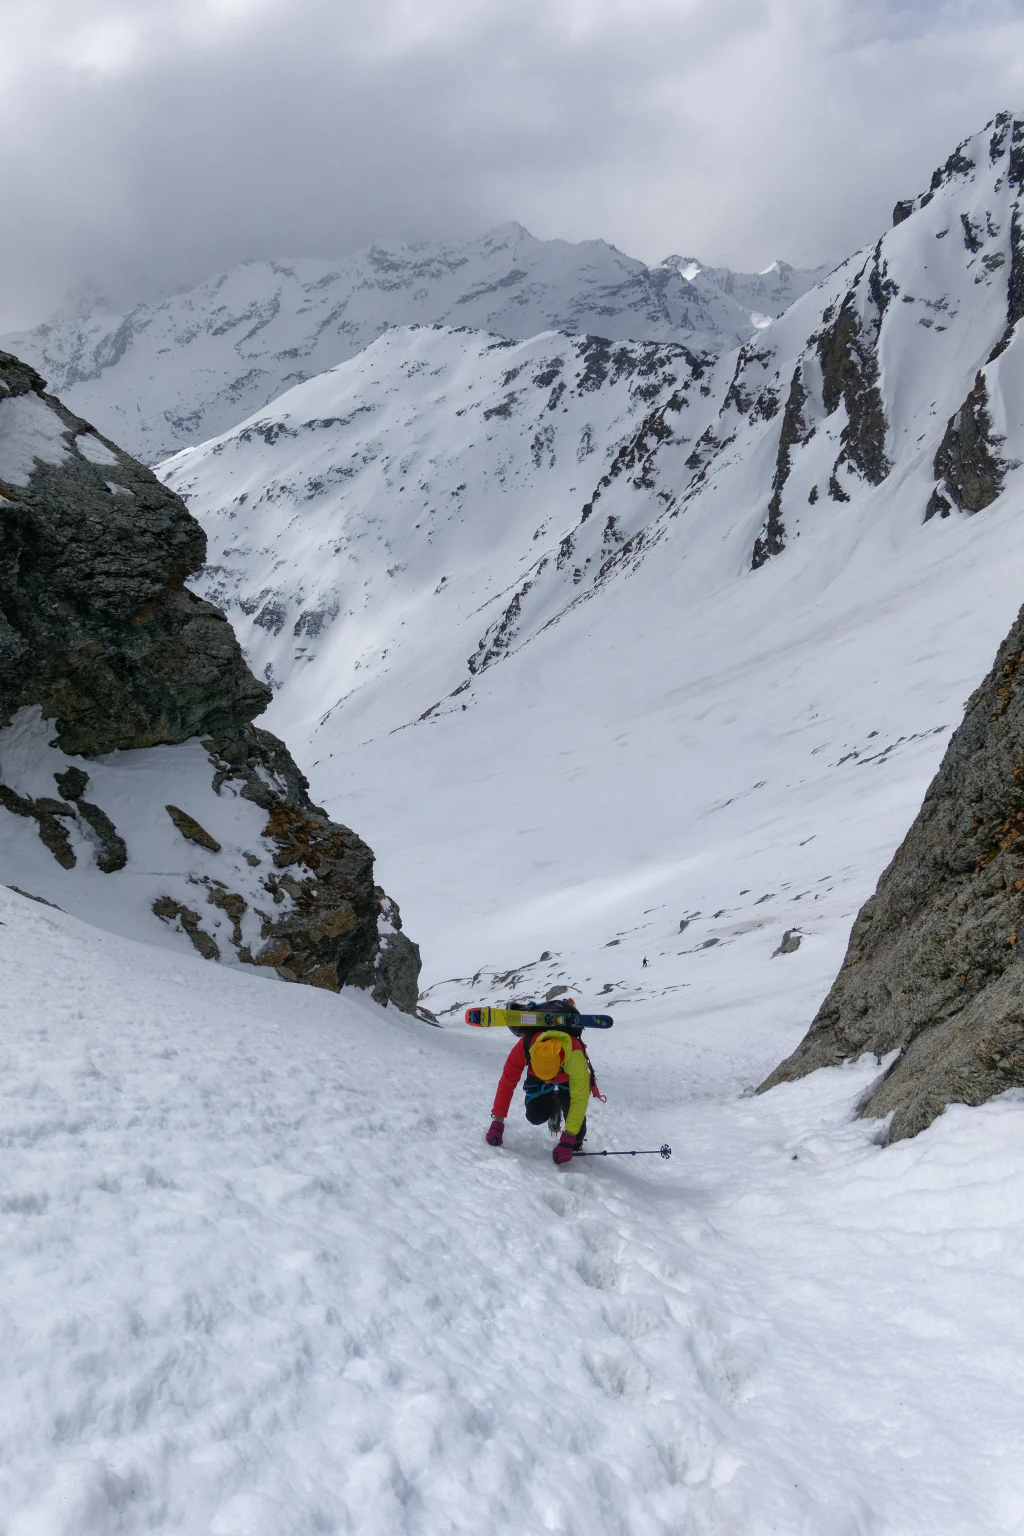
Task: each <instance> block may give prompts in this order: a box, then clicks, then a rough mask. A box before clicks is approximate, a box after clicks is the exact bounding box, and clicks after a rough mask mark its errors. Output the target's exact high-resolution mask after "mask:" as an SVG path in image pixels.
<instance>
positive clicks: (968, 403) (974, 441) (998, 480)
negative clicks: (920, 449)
mask: <svg viewBox="0 0 1024 1536" xmlns="http://www.w3.org/2000/svg"><path fill="white" fill-rule="evenodd" d="M1001 441H1002V439H996V438H995V437H994V434H993V431H992V416H991V414H990V412H989V401H988V387H987V385H986V383H985V375H984V374H983V373H979V374H978V376H977V378H976V379H975V382H974V388H973V389H972V390H971V392H970V394H969V395H968V396H967V399H966V400H965V401H964V403H963V405H962V406H961V407H960V409H959V410H958V411H957V413H956V415H955V416H951V417H950V419H949V423H948V425H947V427H946V432H945V435H944V437H943V439H942V442H941V443H940V444H939V448H938V452H937V453H936V455H935V478H936V480H937V481H938V482H939V484H938V485H936V487H935V490H934V491H933V492H932V495H931V500H930V501H929V503H928V506H927V508H926V510H925V520H926V521H927V520H928V519H929V518H931V517H934V516H935V514H936V512H938V513H939V515H940V516H941V517H948V516H949V513H950V502H952V504H953V506H956V507H959V509H960V511H961V512H980V511H981V510H982V509H983V508H984V507H988V506H991V505H992V503H993V502H994V501H995V499H996V497H997V496H998V495H999V493H1000V491H1001V490H1002V488H1003V482H1004V481H1005V479H1006V470H1007V465H1006V462H1005V460H1003V459H1002V458H1001V457H1000V455H999V453H998V447H999V444H1000V442H1001ZM947 495H948V497H949V500H947V499H946V498H947Z"/></svg>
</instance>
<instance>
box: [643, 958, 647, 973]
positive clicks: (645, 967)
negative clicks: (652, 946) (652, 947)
mask: <svg viewBox="0 0 1024 1536" xmlns="http://www.w3.org/2000/svg"><path fill="white" fill-rule="evenodd" d="M646 969H647V956H646V955H644V970H645V971H646Z"/></svg>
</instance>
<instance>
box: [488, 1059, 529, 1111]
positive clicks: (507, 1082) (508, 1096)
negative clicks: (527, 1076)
mask: <svg viewBox="0 0 1024 1536" xmlns="http://www.w3.org/2000/svg"><path fill="white" fill-rule="evenodd" d="M525 1071H526V1042H525V1041H523V1040H517V1041H516V1043H515V1045H514V1046H513V1047H512V1049H511V1050H510V1051H509V1053H508V1058H507V1060H506V1062H505V1066H504V1070H503V1071H502V1074H501V1076H500V1077H499V1079H498V1090H497V1092H496V1093H495V1095H494V1108H493V1109H492V1110H491V1114H492V1115H494V1116H496V1117H497V1118H498V1119H499V1120H504V1118H505V1116H506V1115H507V1114H508V1110H509V1105H510V1104H511V1103H512V1095H513V1094H514V1093H515V1091H516V1085H517V1083H518V1082H519V1079H520V1078H521V1077H522V1075H523V1073H524V1072H525Z"/></svg>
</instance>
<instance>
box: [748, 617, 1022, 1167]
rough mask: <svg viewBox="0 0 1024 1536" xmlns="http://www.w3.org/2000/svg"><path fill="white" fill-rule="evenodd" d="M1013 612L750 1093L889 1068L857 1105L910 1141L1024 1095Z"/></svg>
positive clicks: (1018, 661)
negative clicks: (849, 921) (852, 1068)
mask: <svg viewBox="0 0 1024 1536" xmlns="http://www.w3.org/2000/svg"><path fill="white" fill-rule="evenodd" d="M1018 935H1020V937H1021V938H1022V940H1024V609H1022V610H1021V613H1020V614H1019V615H1018V618H1017V621H1016V623H1015V624H1014V626H1013V628H1012V629H1011V631H1010V633H1009V635H1008V636H1007V637H1006V639H1005V641H1004V642H1003V644H1002V646H1001V647H1000V650H999V653H998V655H997V656H996V660H995V665H994V666H993V668H992V671H991V672H990V673H989V675H988V676H987V677H986V679H985V681H984V682H983V683H982V685H981V687H980V688H978V690H977V691H976V692H975V694H974V695H973V697H972V698H971V700H970V702H969V703H968V706H967V712H966V714H965V716H964V720H963V723H962V724H961V726H960V728H959V730H957V732H956V733H955V735H954V736H953V738H952V740H951V741H950V744H949V747H948V749H947V751H946V755H945V757H944V759H943V762H942V765H941V767H940V769H939V772H938V773H937V774H936V776H935V779H934V781H933V782H932V784H931V786H930V788H929V790H928V793H927V794H926V796H925V799H924V804H923V805H922V807H921V810H920V813H919V814H918V817H917V819H916V821H915V822H914V824H913V826H912V827H911V829H910V831H909V833H908V834H907V837H906V839H905V841H904V842H903V844H902V846H901V847H900V848H899V850H898V852H897V853H896V856H895V858H894V859H893V861H892V863H891V864H890V865H889V867H888V869H887V870H886V871H885V873H884V874H883V875H882V878H881V880H880V881H879V883H878V888H877V890H876V891H875V894H874V895H873V896H872V897H871V898H870V900H869V901H867V902H866V903H865V905H864V907H863V908H862V909H861V911H860V913H859V915H858V917H857V920H856V922H855V923H854V926H853V931H852V933H851V935H850V945H849V949H848V951H847V954H846V958H845V960H844V962H843V965H842V969H841V970H840V972H839V975H838V976H837V978H836V981H835V984H834V986H833V987H832V990H831V992H830V993H829V995H828V997H827V998H826V999H825V1001H824V1003H823V1004H822V1006H821V1008H820V1009H819V1011H818V1014H817V1016H816V1018H815V1020H814V1022H813V1024H812V1025H811V1028H810V1030H809V1032H808V1034H807V1035H806V1037H805V1038H804V1040H803V1041H802V1042H801V1044H800V1045H799V1046H798V1047H797V1049H796V1050H795V1051H794V1052H793V1054H792V1055H791V1056H790V1057H789V1058H788V1059H787V1060H786V1061H784V1062H782V1064H781V1065H780V1066H779V1067H777V1068H776V1070H775V1071H774V1072H773V1073H772V1074H771V1076H770V1077H769V1078H768V1079H767V1080H766V1081H765V1082H764V1083H763V1084H762V1085H761V1087H762V1090H763V1089H766V1088H771V1087H773V1086H774V1085H775V1084H776V1083H779V1082H783V1081H786V1080H789V1079H792V1078H797V1077H802V1076H804V1075H805V1074H806V1073H808V1072H811V1071H814V1069H815V1068H817V1067H822V1066H834V1065H836V1064H838V1063H839V1062H842V1061H847V1060H852V1059H855V1058H856V1057H858V1056H860V1055H861V1054H862V1053H863V1052H865V1051H871V1052H874V1054H875V1055H877V1056H878V1057H879V1058H881V1057H884V1056H886V1055H888V1054H889V1053H890V1052H892V1051H899V1052H900V1054H899V1056H898V1057H897V1059H896V1061H895V1062H894V1063H893V1064H892V1066H891V1067H890V1068H889V1070H888V1072H887V1073H886V1076H885V1078H884V1079H883V1081H882V1082H881V1084H880V1085H879V1086H878V1087H877V1088H876V1090H875V1091H874V1093H873V1094H872V1096H871V1098H870V1099H869V1101H868V1102H867V1104H866V1105H865V1106H864V1109H863V1113H864V1114H866V1115H874V1116H885V1115H889V1114H892V1116H893V1119H892V1126H891V1131H890V1136H891V1137H892V1138H894V1139H898V1138H900V1137H905V1136H913V1135H915V1134H916V1133H917V1132H918V1131H920V1130H922V1129H923V1128H924V1127H925V1126H927V1125H929V1124H930V1123H931V1121H932V1120H933V1119H934V1118H935V1116H936V1115H938V1114H940V1113H941V1111H942V1110H943V1108H944V1107H945V1106H946V1105H947V1104H949V1103H951V1102H959V1103H965V1104H981V1103H983V1102H984V1101H985V1100H986V1099H989V1098H991V1097H992V1095H993V1094H996V1093H1001V1092H1002V1091H1003V1090H1004V1089H1006V1088H1012V1087H1020V1086H1024V962H1022V961H1021V959H1020V958H1019V957H1018V954H1017V947H1018Z"/></svg>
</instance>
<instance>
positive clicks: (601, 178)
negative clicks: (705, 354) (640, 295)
mask: <svg viewBox="0 0 1024 1536" xmlns="http://www.w3.org/2000/svg"><path fill="white" fill-rule="evenodd" d="M1002 107H1010V108H1021V109H1024V0H950V3H946V4H943V3H942V0H120V3H118V0H89V3H87V4H83V3H82V0H0V177H2V204H0V208H2V220H3V230H4V238H3V239H2V241H0V275H2V286H0V329H9V328H11V327H13V326H16V325H22V324H30V323H33V322H35V321H36V320H39V319H41V318H42V317H43V316H44V315H45V314H46V313H48V311H49V310H50V309H51V308H52V307H53V305H54V304H55V303H56V302H57V301H58V300H59V299H60V297H61V295H62V294H63V292H64V290H65V289H66V288H67V287H68V286H69V285H70V284H72V283H73V282H76V281H78V280H80V279H83V278H88V277H91V278H93V279H95V280H97V281H98V282H99V283H100V284H101V285H105V286H106V287H107V288H108V290H109V291H111V292H112V293H114V295H115V296H118V297H121V296H126V295H129V294H132V295H136V294H140V293H142V292H144V291H146V287H147V284H153V285H155V286H156V288H157V289H162V290H169V289H173V288H176V287H180V286H183V285H187V284H190V283H192V282H196V281H198V280H200V279H202V278H204V277H206V276H209V275H210V274H211V273H213V272H216V271H218V270H219V269H221V268H223V267H225V266H227V265H230V264H231V263H232V262H235V261H238V260H240V259H242V258H244V257H247V256H275V255H287V256H297V255H333V254H338V253H342V252H345V251H347V250H351V249H353V248H354V247H356V246H359V245H363V244H366V243H368V242H369V241H371V240H373V239H375V238H385V237H391V238H402V239H422V238H431V237H435V236H442V235H464V234H475V233H478V232H479V231H481V230H483V229H486V228H487V227H489V226H490V225H492V224H496V223H500V222H503V221H504V220H507V219H518V220H519V221H520V222H521V223H523V224H525V225H526V226H527V227H528V228H529V229H530V230H532V231H533V233H534V234H536V235H539V236H543V237H548V236H555V235H559V236H563V237H565V238H568V239H573V240H577V239H583V238H589V237H594V236H599V237H601V238H604V239H606V240H610V241H612V242H613V243H614V244H615V245H617V246H619V247H620V248H621V249H622V250H625V251H628V252H629V253H630V254H631V255H635V256H639V257H641V258H643V259H644V260H648V261H657V260H659V259H660V258H661V257H662V256H665V255H667V254H668V253H669V252H671V251H674V252H679V253H684V254H689V253H693V254H696V255H697V256H699V257H700V258H701V259H702V260H703V261H705V262H715V263H719V262H721V263H728V264H729V265H732V266H737V267H741V268H745V269H748V270H749V269H755V268H760V267H763V266H765V265H767V263H768V262H769V261H771V260H772V259H773V258H774V257H775V256H781V257H783V258H785V259H787V260H789V261H793V262H796V263H798V264H801V265H810V264H813V263H817V262H819V261H822V260H825V259H829V258H838V257H840V256H843V255H845V254H847V252H848V251H849V250H851V249H853V248H854V247H855V246H857V245H860V244H862V243H864V242H865V241H866V240H868V239H871V238H872V237H874V236H875V235H876V234H877V233H878V232H879V231H880V230H881V228H883V227H884V226H885V225H886V224H887V223H888V219H889V215H890V212H891V208H892V204H893V202H894V201H895V200H896V199H897V198H898V197H902V196H905V195H909V194H913V193H915V192H917V191H920V190H922V189H923V187H924V186H925V185H926V183H927V180H928V177H929V175H930V173H931V171H932V169H933V167H934V165H935V164H936V163H938V162H939V161H941V160H944V159H945V157H946V155H947V154H948V152H949V150H950V149H951V148H952V147H953V145H954V144H955V143H956V142H957V140H958V139H960V138H962V137H964V136H965V135H966V134H968V133H970V132H972V131H974V130H975V129H976V128H978V127H980V126H981V125H982V124H983V123H984V122H986V121H987V120H988V118H990V117H991V116H993V114H994V113H995V112H996V111H997V110H999V109H1000V108H1002Z"/></svg>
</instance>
